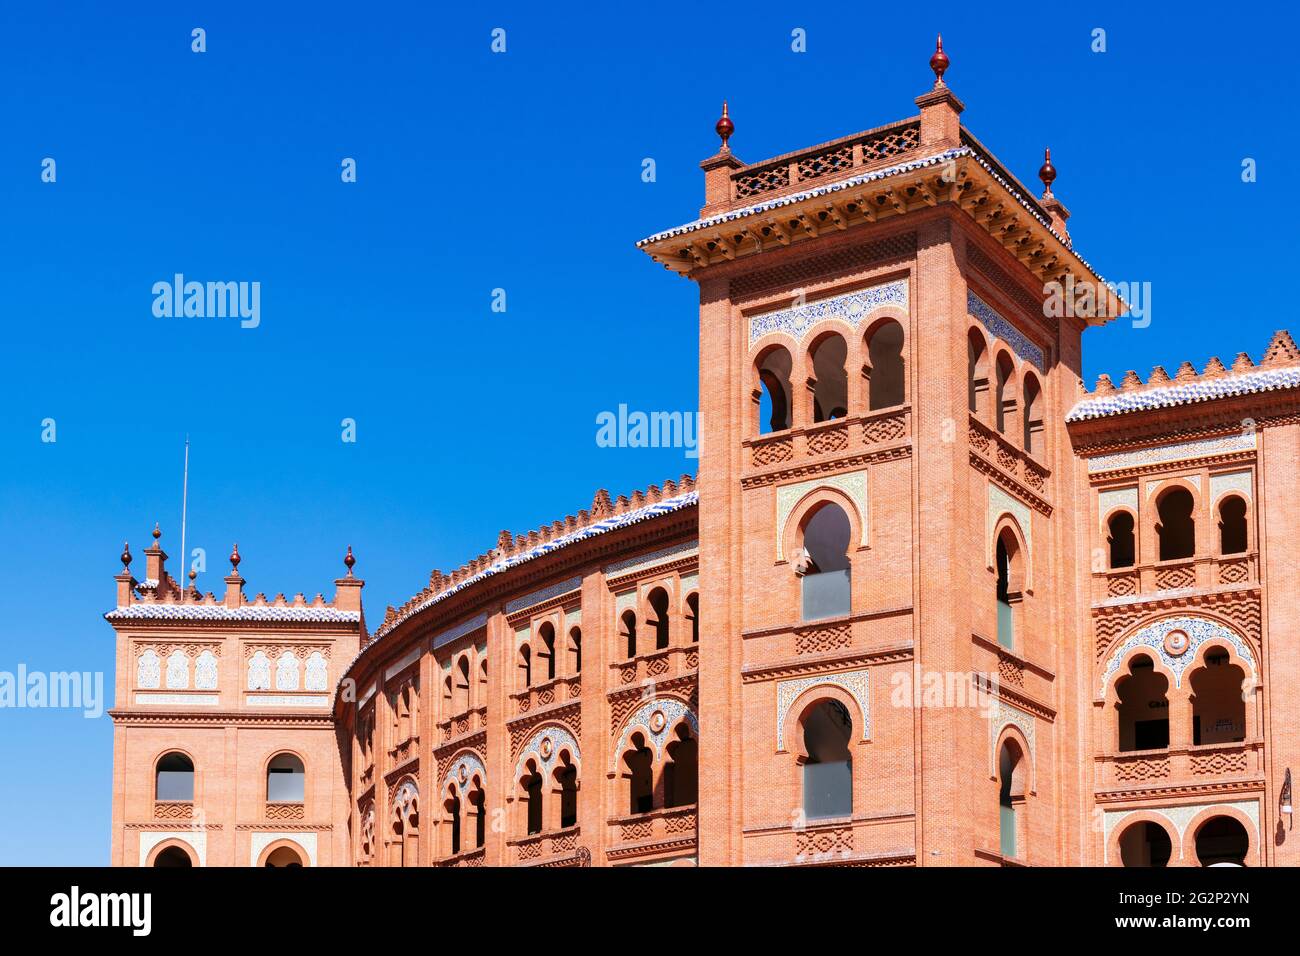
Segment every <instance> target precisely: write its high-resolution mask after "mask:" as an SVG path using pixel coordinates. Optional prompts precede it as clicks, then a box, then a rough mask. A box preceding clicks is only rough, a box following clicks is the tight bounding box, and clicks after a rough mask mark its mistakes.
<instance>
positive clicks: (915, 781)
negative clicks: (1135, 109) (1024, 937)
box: [639, 41, 1122, 865]
mask: <svg viewBox="0 0 1300 956" xmlns="http://www.w3.org/2000/svg"><path fill="white" fill-rule="evenodd" d="M930 65H931V68H932V70H933V72H934V76H935V80H934V84H933V87H932V88H931V89H930V90H929V91H928V92H926V93H925V94H923V95H922V96H920V97H918V98H917V100H916V104H917V106H918V108H919V110H920V112H919V114H918V115H915V116H912V117H910V118H909V119H906V120H903V121H901V122H896V123H892V124H889V125H887V126H882V127H877V128H875V129H871V130H867V131H866V132H862V133H858V134H855V135H851V136H846V137H843V138H841V139H837V140H833V141H831V142H829V143H823V144H821V145H818V146H814V147H811V148H808V149H803V150H799V151H796V152H793V153H788V154H785V155H782V156H778V157H776V158H774V159H769V160H765V161H763V162H759V163H753V164H745V163H743V162H742V161H741V160H740V159H738V158H737V157H736V156H735V154H734V153H732V152H731V149H730V145H729V141H730V138H731V137H732V135H733V133H734V132H735V125H734V123H733V122H732V119H731V117H730V115H729V111H728V110H727V108H726V107H725V106H724V113H723V117H722V119H720V120H719V122H718V125H717V132H718V134H719V136H720V137H721V139H722V146H721V148H720V150H719V151H718V152H717V153H716V154H715V155H713V156H711V157H709V158H708V159H706V160H705V161H704V162H703V163H701V167H702V168H703V170H704V174H705V205H704V207H703V209H701V211H700V217H699V218H698V219H696V220H694V221H693V222H690V223H687V224H685V225H682V226H679V227H677V228H674V229H669V230H666V231H664V232H661V233H658V234H656V235H654V236H651V237H649V238H647V239H645V240H643V241H642V242H641V243H639V246H640V247H641V248H642V249H643V250H644V251H645V252H647V253H648V254H649V255H650V256H651V257H652V258H654V259H655V260H656V261H657V262H660V263H661V264H663V265H664V266H666V267H667V268H669V269H671V270H672V271H674V272H677V273H678V274H680V275H684V276H686V277H688V278H690V279H693V280H694V281H696V282H697V283H698V284H699V287H700V356H701V361H700V403H701V409H700V410H701V422H702V425H701V434H702V441H703V446H702V447H703V449H704V455H703V459H702V462H701V468H700V479H699V488H700V529H699V530H700V583H701V592H702V593H701V605H702V606H703V607H706V608H708V609H709V610H708V612H707V613H706V614H705V615H703V617H702V624H701V638H700V644H701V653H700V666H699V688H700V700H701V706H702V711H701V715H700V718H701V744H700V746H701V751H702V754H701V761H700V766H701V771H700V774H701V777H700V796H699V810H700V815H699V841H700V862H701V863H702V864H706V865H709V864H714V865H724V864H726V865H734V864H773V863H817V862H835V863H846V862H855V863H860V864H866V865H912V864H921V865H958V864H975V863H980V862H984V863H992V864H999V863H1001V864H1009V865H1014V864H1018V863H1027V862H1033V863H1047V864H1050V863H1069V862H1079V861H1080V852H1081V850H1080V846H1081V839H1082V834H1083V833H1085V832H1086V826H1087V822H1088V821H1086V820H1085V819H1083V818H1082V812H1081V811H1080V810H1079V809H1078V808H1080V807H1082V806H1083V803H1082V801H1081V800H1080V795H1081V789H1082V787H1083V786H1084V784H1083V780H1082V774H1083V770H1082V769H1081V764H1082V760H1083V751H1082V750H1081V747H1082V744H1081V732H1080V728H1079V726H1078V721H1077V720H1076V719H1074V718H1073V717H1071V716H1070V715H1072V714H1075V713H1077V712H1078V703H1079V699H1078V695H1079V690H1078V682H1079V673H1080V667H1081V666H1084V665H1086V663H1087V662H1086V661H1085V660H1084V659H1083V658H1082V657H1081V654H1082V653H1083V651H1082V649H1081V641H1080V634H1082V633H1083V632H1084V630H1085V628H1086V625H1087V617H1086V607H1085V604H1084V603H1082V602H1081V597H1080V594H1079V590H1080V587H1079V585H1077V584H1076V582H1077V581H1079V580H1080V579H1081V578H1083V577H1085V576H1086V572H1085V571H1084V570H1083V569H1082V568H1077V567H1076V564H1077V557H1076V556H1077V555H1078V554H1080V553H1086V550H1085V546H1084V545H1083V544H1082V543H1081V542H1080V540H1079V533H1078V529H1077V528H1076V527H1075V526H1074V519H1073V518H1072V517H1070V516H1071V515H1072V514H1073V512H1074V509H1073V508H1072V507H1070V503H1072V502H1073V501H1074V500H1075V499H1076V497H1077V496H1080V495H1082V494H1083V493H1084V492H1085V490H1086V476H1084V475H1082V474H1081V473H1080V472H1079V469H1078V466H1077V464H1076V462H1075V459H1074V456H1073V454H1072V452H1071V448H1070V445H1069V442H1068V440H1067V437H1066V435H1065V431H1064V425H1063V420H1064V412H1065V410H1068V409H1070V408H1071V407H1073V405H1074V403H1075V401H1076V399H1077V398H1078V397H1079V395H1080V394H1081V393H1082V383H1081V378H1080V334H1081V332H1082V330H1083V328H1084V327H1085V326H1086V325H1087V324H1089V322H1094V323H1095V322H1099V321H1104V318H1094V319H1080V318H1074V317H1060V318H1056V317H1053V314H1054V312H1055V310H1054V309H1053V308H1051V307H1048V306H1045V300H1047V299H1049V292H1050V291H1051V290H1053V289H1062V290H1064V289H1068V290H1070V292H1071V293H1073V292H1074V291H1075V290H1076V289H1078V290H1086V291H1090V294H1091V295H1092V296H1095V297H1098V298H1094V299H1090V300H1089V301H1088V303H1087V305H1088V308H1087V309H1079V310H1075V311H1077V312H1083V313H1085V314H1087V313H1091V314H1095V315H1099V316H1102V317H1104V316H1108V315H1114V314H1115V313H1116V312H1117V310H1118V309H1119V308H1120V307H1121V306H1122V304H1121V303H1119V302H1118V301H1117V300H1115V299H1114V298H1113V296H1111V294H1110V293H1109V292H1108V291H1107V290H1106V287H1105V286H1104V285H1103V284H1102V282H1101V280H1100V279H1099V278H1098V277H1097V276H1096V275H1095V274H1094V272H1093V271H1092V269H1091V268H1090V267H1089V266H1088V264H1087V263H1086V262H1084V261H1083V260H1082V259H1081V258H1080V257H1079V256H1078V255H1077V254H1076V253H1075V251H1074V250H1073V248H1072V245H1071V242H1070V239H1069V236H1068V233H1067V232H1066V225H1065V224H1066V219H1067V217H1068V213H1067V212H1066V210H1065V207H1064V206H1063V205H1062V204H1061V203H1060V202H1059V201H1058V200H1057V199H1056V198H1055V197H1054V196H1053V195H1052V193H1051V188H1050V186H1051V182H1052V181H1053V180H1054V178H1055V169H1054V168H1053V167H1052V166H1051V163H1050V158H1049V160H1048V161H1047V162H1045V163H1044V166H1043V169H1042V170H1041V172H1040V175H1041V177H1042V179H1043V182H1044V186H1045V187H1046V189H1045V191H1044V193H1043V194H1042V198H1039V199H1035V198H1033V196H1032V194H1031V193H1030V191H1029V190H1028V189H1026V188H1025V187H1024V186H1023V185H1021V184H1020V183H1019V181H1017V180H1016V178H1015V177H1014V176H1012V175H1011V174H1010V173H1009V172H1008V171H1007V170H1006V169H1005V168H1004V167H1003V166H1002V165H1001V164H1000V163H999V162H998V161H997V160H996V159H995V158H994V157H993V156H992V154H991V153H989V152H988V150H986V149H985V148H984V147H983V145H982V144H980V142H979V141H978V140H977V139H976V138H975V137H974V136H973V135H971V134H970V133H969V132H968V131H967V130H966V129H965V128H964V127H963V126H962V124H961V121H960V115H961V113H962V111H963V108H964V107H963V104H962V102H961V101H960V100H959V99H958V98H957V96H956V95H955V94H954V93H953V92H952V90H950V89H949V88H948V86H947V85H946V84H945V82H944V73H945V71H946V70H947V68H948V58H947V56H946V55H945V53H944V52H943V49H942V42H941V41H940V43H939V44H938V46H937V48H936V51H935V54H934V56H933V57H932V58H931V61H930ZM1058 298H1059V297H1058ZM1070 808H1074V809H1070Z"/></svg>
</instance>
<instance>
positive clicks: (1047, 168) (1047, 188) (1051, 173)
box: [1038, 146, 1056, 199]
mask: <svg viewBox="0 0 1300 956" xmlns="http://www.w3.org/2000/svg"><path fill="white" fill-rule="evenodd" d="M1038 178H1039V179H1041V180H1042V181H1043V198H1044V199H1048V198H1050V197H1051V195H1052V183H1054V182H1055V181H1056V167H1055V166H1053V165H1052V149H1051V147H1050V146H1049V147H1048V148H1047V149H1045V150H1044V151H1043V165H1042V166H1040V167H1039V169H1038Z"/></svg>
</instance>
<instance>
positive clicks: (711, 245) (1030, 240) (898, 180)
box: [637, 129, 1128, 325]
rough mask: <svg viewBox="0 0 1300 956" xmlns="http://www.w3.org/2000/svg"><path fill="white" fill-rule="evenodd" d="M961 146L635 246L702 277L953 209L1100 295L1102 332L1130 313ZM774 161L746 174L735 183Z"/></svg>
mask: <svg viewBox="0 0 1300 956" xmlns="http://www.w3.org/2000/svg"><path fill="white" fill-rule="evenodd" d="M962 140H963V142H962V144H961V145H959V146H955V147H950V148H946V149H938V150H933V151H930V150H924V151H923V150H921V149H916V150H912V151H909V152H910V155H907V154H904V155H902V156H898V157H897V158H896V159H895V161H893V162H891V163H890V164H889V165H885V166H877V167H876V168H868V169H864V170H862V171H860V172H857V173H854V174H851V175H848V176H844V175H843V174H842V173H837V174H832V175H829V176H822V177H817V178H814V179H810V180H808V181H807V184H806V186H805V187H804V188H800V189H794V190H793V191H790V190H783V191H780V192H779V193H778V194H776V195H773V196H772V197H771V198H767V199H760V200H758V201H756V202H753V203H750V204H748V205H742V206H738V207H736V208H729V209H725V210H723V211H720V212H717V213H715V214H713V215H710V216H705V217H702V218H699V219H696V220H694V221H692V222H688V223H684V224H683V225H680V226H676V227H674V228H672V229H666V230H664V231H662V232H658V233H655V234H654V235H652V236H648V237H646V238H645V239H642V240H641V241H640V242H638V243H637V248H639V249H642V250H643V251H645V253H646V254H647V255H649V256H650V257H651V258H652V259H654V260H655V261H656V262H658V263H660V264H661V265H663V266H664V267H665V268H667V269H670V270H672V271H673V272H676V273H678V274H679V275H683V276H688V277H692V278H694V277H695V276H696V273H698V272H699V271H700V270H703V269H705V268H707V267H709V266H711V265H717V264H720V263H723V262H729V261H735V260H737V259H742V258H744V257H747V256H753V255H758V254H759V253H761V252H764V251H767V250H769V249H774V248H779V247H783V246H790V245H793V244H796V243H801V242H806V241H809V240H811V239H815V238H816V237H817V236H819V235H822V234H823V233H827V232H835V231H840V230H846V229H850V228H853V227H857V226H862V225H865V224H869V223H875V222H879V221H881V220H883V219H887V218H890V217H894V216H901V215H906V214H907V213H909V212H912V211H917V210H921V209H927V208H931V207H935V206H939V205H941V204H945V203H951V204H953V205H955V206H957V207H958V208H960V209H961V211H962V212H964V213H966V214H967V215H968V216H969V217H970V219H971V220H973V221H974V222H975V223H976V224H977V225H978V226H979V227H980V228H982V229H983V230H984V231H986V232H987V233H988V234H989V235H990V236H992V237H993V238H994V239H996V240H997V241H998V242H999V243H1001V244H1002V246H1003V247H1004V248H1005V249H1007V250H1008V252H1010V253H1011V254H1012V255H1013V256H1014V257H1015V258H1016V259H1018V260H1019V261H1020V262H1021V263H1022V264H1023V265H1024V266H1025V268H1026V269H1028V270H1029V271H1030V272H1031V273H1033V274H1034V275H1035V276H1036V277H1038V278H1039V279H1040V280H1041V281H1042V282H1043V283H1044V284H1045V285H1046V284H1048V283H1052V282H1056V283H1061V284H1062V285H1066V284H1069V283H1071V282H1072V283H1073V284H1074V285H1076V286H1077V285H1078V284H1080V283H1087V284H1088V285H1089V287H1090V288H1091V289H1092V290H1093V291H1094V293H1095V303H1094V306H1093V311H1094V313H1095V314H1094V315H1092V316H1087V317H1085V318H1086V321H1087V323H1088V324H1089V325H1104V324H1105V323H1106V322H1108V321H1110V320H1111V319H1113V318H1115V317H1117V316H1119V315H1122V314H1124V312H1125V311H1127V308H1128V306H1127V304H1126V303H1125V302H1124V301H1123V299H1122V298H1121V297H1120V296H1119V295H1118V294H1116V292H1115V290H1114V289H1113V288H1111V286H1110V285H1109V284H1108V283H1107V282H1106V280H1105V279H1104V278H1102V277H1101V276H1100V275H1099V274H1098V273H1097V272H1096V270H1095V269H1093V267H1092V266H1091V265H1090V264H1089V263H1088V262H1087V261H1086V260H1085V259H1083V257H1082V256H1080V255H1079V254H1078V253H1077V252H1075V251H1074V248H1073V247H1072V245H1071V243H1070V241H1069V240H1068V238H1066V237H1065V236H1063V235H1061V234H1060V233H1059V232H1057V231H1056V230H1055V229H1054V228H1053V223H1052V220H1051V219H1050V218H1049V217H1048V215H1047V214H1046V213H1045V211H1044V210H1043V208H1042V207H1041V206H1040V205H1039V203H1038V202H1037V200H1035V199H1034V198H1033V197H1032V196H1031V195H1029V194H1028V192H1027V190H1025V189H1024V187H1023V186H1021V185H1020V184H1019V182H1018V181H1017V180H1016V179H1015V178H1014V177H1013V176H1011V175H1010V174H1009V173H1007V171H1006V170H1005V169H1004V168H1003V166H1002V164H1001V163H999V162H998V161H997V160H996V159H994V158H993V156H992V155H991V154H989V153H988V152H987V150H985V149H984V148H983V147H982V146H981V145H980V144H979V141H978V140H976V139H975V138H974V137H973V136H971V135H969V134H968V133H967V132H966V131H965V130H964V129H963V131H962ZM837 142H839V141H837ZM824 149H825V146H822V147H813V148H812V149H811V150H807V151H804V152H805V153H809V154H811V153H814V152H815V151H821V150H824ZM790 155H791V156H798V155H800V154H790ZM781 159H785V157H781ZM771 163H772V161H770V160H769V161H765V162H764V163H760V164H755V165H753V166H747V167H741V168H739V169H737V170H736V171H735V172H734V173H733V174H732V175H733V178H736V177H741V176H742V175H745V174H749V173H751V171H752V170H755V169H759V168H762V167H767V166H769V165H771Z"/></svg>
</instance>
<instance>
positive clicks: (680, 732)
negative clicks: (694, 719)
mask: <svg viewBox="0 0 1300 956" xmlns="http://www.w3.org/2000/svg"><path fill="white" fill-rule="evenodd" d="M664 749H665V750H666V751H667V753H668V762H667V763H666V764H664V806H665V807H687V806H690V805H691V804H692V803H695V802H696V800H697V799H698V798H699V775H700V769H699V768H700V756H699V754H700V748H699V742H698V741H697V740H696V739H695V738H694V737H692V736H691V729H690V727H688V726H687V725H686V724H681V725H679V726H678V727H677V730H676V732H675V733H674V734H673V739H672V740H671V741H670V742H669V743H668V746H667V747H665V748H664Z"/></svg>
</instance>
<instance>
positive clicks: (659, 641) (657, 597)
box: [646, 588, 669, 651]
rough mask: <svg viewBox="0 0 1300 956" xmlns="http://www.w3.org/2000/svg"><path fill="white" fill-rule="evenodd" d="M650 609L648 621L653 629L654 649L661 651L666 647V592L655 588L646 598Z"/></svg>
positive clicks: (667, 640) (667, 635)
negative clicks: (650, 616)
mask: <svg viewBox="0 0 1300 956" xmlns="http://www.w3.org/2000/svg"><path fill="white" fill-rule="evenodd" d="M648 601H649V604H650V610H651V611H652V612H653V613H654V617H653V618H651V619H650V620H649V621H647V622H646V623H648V624H649V625H650V626H651V627H653V628H654V630H655V650H657V651H662V650H665V649H666V648H667V647H668V643H669V634H668V592H667V591H665V590H664V589H663V588H655V589H654V590H653V591H651V592H650V597H649V598H648Z"/></svg>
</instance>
